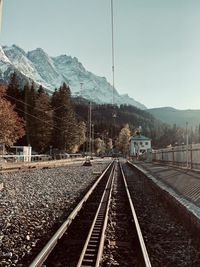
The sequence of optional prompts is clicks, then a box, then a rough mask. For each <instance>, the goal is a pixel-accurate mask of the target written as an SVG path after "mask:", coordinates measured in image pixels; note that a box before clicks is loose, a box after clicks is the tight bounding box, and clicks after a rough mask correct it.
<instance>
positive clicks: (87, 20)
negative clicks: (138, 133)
mask: <svg viewBox="0 0 200 267" xmlns="http://www.w3.org/2000/svg"><path fill="white" fill-rule="evenodd" d="M114 15H115V18H114V28H115V29H114V31H115V58H116V63H115V68H116V73H115V76H116V78H115V80H116V81H115V85H116V88H117V90H118V91H119V92H120V93H128V94H129V95H130V96H131V97H133V98H135V99H136V100H138V101H140V102H142V103H143V104H145V105H146V106H147V107H149V108H151V107H160V106H173V107H175V108H180V109H187V108H193V109H194V108H195V109H200V90H199V89H200V1H199V0H114ZM2 26H3V28H2V34H1V44H3V45H12V44H13V43H15V44H17V45H19V46H20V47H22V48H23V49H25V50H26V51H28V50H32V49H35V48H37V47H42V48H43V49H44V50H45V51H46V52H47V53H48V54H50V55H51V56H56V55H60V54H67V55H71V56H76V57H77V58H78V59H79V60H80V61H81V62H82V63H83V65H84V66H85V67H86V69H88V70H89V71H92V72H93V73H95V74H97V75H99V76H105V77H106V78H107V79H108V81H110V82H112V69H111V65H112V63H111V19H110V0H57V1H53V0H34V1H33V0H5V1H4V16H3V25H2Z"/></svg>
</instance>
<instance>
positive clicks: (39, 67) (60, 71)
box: [0, 45, 146, 109]
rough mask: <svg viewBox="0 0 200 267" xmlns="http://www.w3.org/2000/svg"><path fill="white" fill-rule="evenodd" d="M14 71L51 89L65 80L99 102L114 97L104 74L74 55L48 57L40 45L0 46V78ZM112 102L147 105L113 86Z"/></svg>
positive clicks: (76, 92)
mask: <svg viewBox="0 0 200 267" xmlns="http://www.w3.org/2000/svg"><path fill="white" fill-rule="evenodd" d="M14 71H16V72H17V74H18V75H20V76H21V77H20V78H21V80H22V81H24V83H25V82H27V80H28V81H34V82H35V83H36V84H37V85H42V86H43V87H44V88H46V89H48V90H50V91H52V92H53V91H54V90H55V88H59V87H60V86H61V85H62V84H63V82H65V83H66V84H68V85H69V87H70V89H71V92H72V95H74V96H82V97H84V98H86V99H89V100H92V101H94V102H96V103H100V104H102V103H112V101H113V89H112V86H111V85H110V83H108V81H107V80H106V78H104V77H99V76H97V75H95V74H93V73H91V72H89V71H87V70H86V69H85V68H84V67H83V65H82V64H81V63H80V62H79V61H78V59H77V58H76V57H71V56H67V55H61V56H58V57H50V56H49V55H48V54H47V53H46V52H45V51H44V50H43V49H41V48H37V49H35V50H33V51H30V52H27V53H26V52H25V51H24V50H23V49H21V48H20V47H18V46H16V45H12V46H11V47H8V46H3V47H0V80H1V81H4V82H8V81H9V77H10V74H11V73H12V72H14ZM81 84H82V90H81ZM114 102H115V103H116V104H130V105H133V106H136V107H138V108H140V109H146V107H145V106H144V105H143V104H141V103H139V102H137V101H135V100H134V99H133V98H130V97H129V96H128V95H127V94H125V95H119V94H118V92H117V90H114Z"/></svg>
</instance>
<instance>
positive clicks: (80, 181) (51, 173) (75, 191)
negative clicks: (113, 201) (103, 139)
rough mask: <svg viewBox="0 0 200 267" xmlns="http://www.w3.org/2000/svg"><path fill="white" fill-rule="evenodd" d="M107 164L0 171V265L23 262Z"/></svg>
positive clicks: (48, 235) (12, 264)
mask: <svg viewBox="0 0 200 267" xmlns="http://www.w3.org/2000/svg"><path fill="white" fill-rule="evenodd" d="M107 164H108V161H107V162H106V161H105V160H104V161H96V162H94V163H93V165H92V166H90V167H88V166H87V167H84V166H81V165H76V166H67V167H60V168H53V169H42V170H41V169H40V170H33V171H31V172H17V173H7V174H6V173H4V174H1V175H0V183H3V184H4V188H3V190H1V191H0V266H8V267H9V266H18V267H20V266H25V265H24V264H20V261H21V259H22V258H27V259H30V258H32V257H33V255H34V254H35V253H36V251H37V247H38V245H39V246H42V245H43V243H44V242H46V241H41V240H45V239H48V238H49V237H50V236H51V235H52V234H53V229H56V228H57V227H58V226H59V225H60V224H61V223H62V222H63V220H64V218H66V217H67V215H68V214H69V213H70V211H71V210H72V208H73V207H74V206H75V204H76V203H77V201H78V199H79V198H80V196H81V195H82V194H83V193H84V192H85V190H86V189H87V188H88V186H89V185H91V184H92V183H93V181H94V180H95V179H96V177H97V174H95V173H97V172H101V171H102V170H103V169H105V167H106V166H107ZM34 256H35V255H34ZM27 266H28V263H27Z"/></svg>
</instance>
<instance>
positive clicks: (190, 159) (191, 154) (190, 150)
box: [190, 144, 193, 169]
mask: <svg viewBox="0 0 200 267" xmlns="http://www.w3.org/2000/svg"><path fill="white" fill-rule="evenodd" d="M190 160H191V162H190V167H191V169H193V166H192V144H191V145H190Z"/></svg>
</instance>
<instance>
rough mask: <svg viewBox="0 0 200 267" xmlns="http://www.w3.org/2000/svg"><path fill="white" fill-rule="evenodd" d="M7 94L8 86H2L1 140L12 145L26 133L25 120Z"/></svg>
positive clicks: (0, 104) (0, 108)
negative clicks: (8, 99) (7, 98)
mask: <svg viewBox="0 0 200 267" xmlns="http://www.w3.org/2000/svg"><path fill="white" fill-rule="evenodd" d="M5 94H6V88H5V87H4V86H0V142H1V143H4V144H5V145H7V146H11V145H13V144H14V143H15V142H16V141H17V140H18V139H19V138H21V137H22V136H23V135H24V134H25V131H24V121H23V120H22V119H21V118H20V117H19V116H18V114H17V113H16V112H15V111H14V106H13V105H12V104H11V103H10V102H9V101H7V100H6V98H5Z"/></svg>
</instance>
